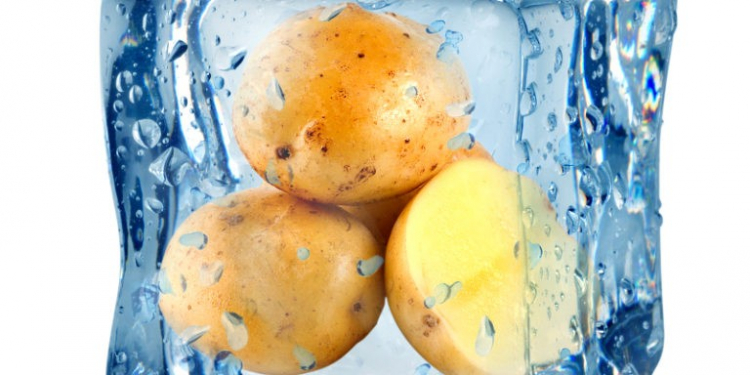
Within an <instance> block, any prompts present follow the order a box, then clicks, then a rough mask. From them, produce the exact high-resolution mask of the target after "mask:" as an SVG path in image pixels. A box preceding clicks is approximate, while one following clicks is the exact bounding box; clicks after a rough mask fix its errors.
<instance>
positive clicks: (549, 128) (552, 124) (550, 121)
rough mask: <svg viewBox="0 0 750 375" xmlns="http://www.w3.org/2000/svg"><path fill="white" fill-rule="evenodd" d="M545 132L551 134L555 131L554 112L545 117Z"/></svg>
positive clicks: (555, 119)
mask: <svg viewBox="0 0 750 375" xmlns="http://www.w3.org/2000/svg"><path fill="white" fill-rule="evenodd" d="M546 128H547V131H548V132H553V131H555V129H557V115H556V114H554V112H550V114H549V115H547V126H546Z"/></svg>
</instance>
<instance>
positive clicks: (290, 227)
mask: <svg viewBox="0 0 750 375" xmlns="http://www.w3.org/2000/svg"><path fill="white" fill-rule="evenodd" d="M382 264H383V258H382V248H381V246H380V245H379V244H378V242H377V241H376V240H375V239H374V238H373V236H372V235H371V234H370V232H369V231H368V230H367V228H365V226H364V225H363V224H361V223H360V222H359V221H357V220H356V219H354V218H353V217H351V216H350V215H349V214H347V213H345V212H344V211H342V210H341V209H339V208H337V207H334V206H322V205H319V204H315V203H310V202H306V201H303V200H301V199H297V198H295V197H292V196H290V195H288V194H286V193H284V192H281V191H278V190H275V189H268V188H265V189H253V190H248V191H244V192H240V193H236V194H233V195H230V196H227V197H225V198H223V199H222V200H220V201H218V202H216V203H209V204H207V205H205V206H203V207H201V208H200V209H198V210H197V211H195V212H194V213H193V214H192V215H190V216H189V217H188V218H187V219H186V220H185V222H184V223H183V224H182V225H181V226H180V227H179V229H178V230H177V231H176V232H175V234H174V236H173V237H172V240H171V241H170V243H169V245H168V247H167V250H166V254H165V256H164V259H163V262H162V281H161V283H162V284H164V285H166V287H162V295H161V299H160V302H159V304H160V307H161V311H162V313H163V315H164V318H165V319H166V322H167V323H168V324H169V326H170V327H172V329H173V330H174V331H175V332H176V333H177V334H179V335H180V336H181V337H182V338H183V340H184V341H185V342H186V343H191V342H192V345H193V346H194V347H195V348H196V349H198V350H200V351H201V352H202V353H204V354H206V355H208V356H210V357H213V356H216V355H217V354H218V353H220V352H222V351H230V352H232V353H233V354H234V355H235V356H236V357H237V358H239V359H240V360H241V361H242V363H243V365H244V368H245V369H248V370H251V371H255V372H262V373H267V374H299V373H303V372H306V371H309V370H317V369H319V368H322V367H325V366H327V365H329V364H331V363H333V362H334V361H336V360H337V359H339V358H340V357H342V356H343V355H344V354H346V353H347V352H348V351H349V350H350V349H351V348H352V347H353V346H354V345H355V344H356V343H357V342H359V341H360V340H362V339H363V338H364V337H365V336H366V335H367V334H368V333H369V332H370V330H371V329H372V328H373V327H374V326H375V324H376V322H377V320H378V317H379V315H380V312H381V310H382V308H383V305H384V286H383V272H382V271H380V268H381V265H382ZM165 291H166V292H165ZM204 332H205V333H204Z"/></svg>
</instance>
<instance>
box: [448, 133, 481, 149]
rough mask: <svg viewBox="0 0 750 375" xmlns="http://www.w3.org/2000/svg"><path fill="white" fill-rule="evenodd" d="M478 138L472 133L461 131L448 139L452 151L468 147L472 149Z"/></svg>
mask: <svg viewBox="0 0 750 375" xmlns="http://www.w3.org/2000/svg"><path fill="white" fill-rule="evenodd" d="M475 143H476V138H474V135H473V134H471V133H461V134H459V135H457V136H455V137H453V138H451V139H449V140H448V149H449V150H452V151H456V150H460V149H466V150H471V149H472V148H474V144H475Z"/></svg>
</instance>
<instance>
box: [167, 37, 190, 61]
mask: <svg viewBox="0 0 750 375" xmlns="http://www.w3.org/2000/svg"><path fill="white" fill-rule="evenodd" d="M187 50H188V45H187V44H185V42H183V41H181V40H178V41H176V42H174V44H173V45H172V48H170V49H169V53H168V54H167V56H168V57H167V61H168V62H173V61H175V60H177V59H179V58H180V56H182V55H184V54H185V52H187Z"/></svg>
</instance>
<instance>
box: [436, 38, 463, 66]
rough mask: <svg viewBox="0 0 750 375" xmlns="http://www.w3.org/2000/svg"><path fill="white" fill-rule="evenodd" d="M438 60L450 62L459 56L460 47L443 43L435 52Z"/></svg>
mask: <svg viewBox="0 0 750 375" xmlns="http://www.w3.org/2000/svg"><path fill="white" fill-rule="evenodd" d="M435 56H436V57H437V59H438V60H440V61H442V62H445V63H450V62H452V61H454V60H455V59H456V57H457V56H458V47H456V46H455V45H453V44H450V43H443V44H441V45H440V48H438V51H437V53H436V54H435Z"/></svg>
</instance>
